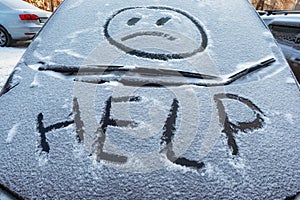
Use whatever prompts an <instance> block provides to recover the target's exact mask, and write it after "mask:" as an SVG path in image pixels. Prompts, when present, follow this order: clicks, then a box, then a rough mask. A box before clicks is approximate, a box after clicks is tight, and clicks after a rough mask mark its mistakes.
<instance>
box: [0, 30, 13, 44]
mask: <svg viewBox="0 0 300 200" xmlns="http://www.w3.org/2000/svg"><path fill="white" fill-rule="evenodd" d="M11 43H12V38H11V36H10V35H9V33H8V32H7V31H6V30H5V28H3V27H1V26H0V47H8V46H10V45H11Z"/></svg>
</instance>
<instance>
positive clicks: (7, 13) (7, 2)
mask: <svg viewBox="0 0 300 200" xmlns="http://www.w3.org/2000/svg"><path fill="white" fill-rule="evenodd" d="M50 15H51V12H47V11H44V10H41V9H39V8H37V7H35V6H33V5H31V4H29V3H26V2H24V1H22V0H14V1H11V0H1V1H0V46H1V47H4V46H10V45H11V44H12V42H13V41H17V40H31V39H32V38H33V37H34V36H35V34H36V33H37V32H38V31H39V30H40V29H41V28H42V26H43V25H44V23H45V22H46V20H47V19H48V18H49V16H50Z"/></svg>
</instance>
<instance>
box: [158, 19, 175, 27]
mask: <svg viewBox="0 0 300 200" xmlns="http://www.w3.org/2000/svg"><path fill="white" fill-rule="evenodd" d="M170 19H171V18H170V17H162V18H160V19H159V20H157V22H156V25H157V26H163V25H165V23H167V22H168V21H169V20H170Z"/></svg>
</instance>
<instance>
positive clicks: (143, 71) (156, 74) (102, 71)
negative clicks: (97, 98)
mask: <svg viewBox="0 0 300 200" xmlns="http://www.w3.org/2000/svg"><path fill="white" fill-rule="evenodd" d="M275 61H276V60H275V58H270V59H267V60H265V61H263V62H260V63H258V64H256V65H254V66H252V67H249V68H246V69H243V70H241V71H239V72H237V73H234V74H232V75H229V76H228V77H225V78H224V77H218V76H213V75H207V74H201V73H194V72H186V71H180V70H172V69H157V68H146V67H136V66H118V65H109V66H107V65H82V66H64V65H43V66H42V67H40V68H39V70H41V71H54V72H59V73H63V74H65V75H74V76H77V78H76V79H75V81H81V82H88V83H94V84H103V83H106V82H112V81H117V82H120V83H122V84H124V85H129V86H135V85H140V84H141V83H143V84H144V85H147V86H156V85H157V86H180V85H189V84H191V85H196V86H205V87H213V86H222V85H229V84H231V83H233V82H235V81H237V80H239V79H240V78H242V77H245V76H247V75H248V74H250V73H252V72H254V71H257V70H260V69H262V68H265V67H267V66H269V65H271V64H272V63H274V62H275ZM136 74H138V75H142V76H138V77H137V76H136ZM162 76H167V77H168V76H171V77H178V78H191V79H192V80H191V79H184V80H179V81H178V80H175V81H173V80H171V79H165V78H164V79H159V78H160V77H162ZM145 77H146V78H145ZM194 79H197V80H196V81H195V80H194Z"/></svg>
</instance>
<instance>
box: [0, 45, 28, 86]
mask: <svg viewBox="0 0 300 200" xmlns="http://www.w3.org/2000/svg"><path fill="white" fill-rule="evenodd" d="M25 50H26V45H24V44H23V45H21V46H15V47H0V89H1V88H2V87H3V85H4V84H5V81H6V79H7V78H8V76H9V74H10V73H11V71H12V70H13V68H14V67H15V66H16V64H17V63H18V61H19V60H20V58H21V56H22V55H23V53H24V52H25Z"/></svg>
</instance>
